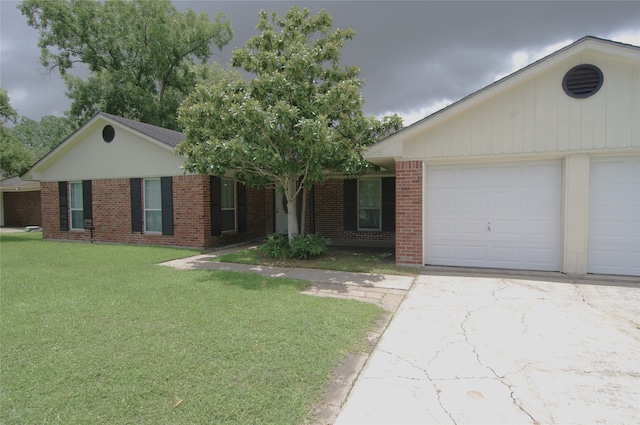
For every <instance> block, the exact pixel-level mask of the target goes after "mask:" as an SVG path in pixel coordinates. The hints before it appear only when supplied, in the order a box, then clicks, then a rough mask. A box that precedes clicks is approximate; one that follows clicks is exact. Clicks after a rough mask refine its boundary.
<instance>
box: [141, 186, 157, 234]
mask: <svg viewBox="0 0 640 425" xmlns="http://www.w3.org/2000/svg"><path fill="white" fill-rule="evenodd" d="M149 181H157V182H158V195H159V198H160V207H159V208H148V207H147V182H149ZM142 182H143V183H142V193H143V194H144V196H143V206H142V208H143V211H144V233H149V234H155V235H160V234H162V183H161V180H160V178H159V177H154V178H150V179H143V181H142ZM156 211H159V212H160V229H159V230H149V229H148V227H147V225H148V224H149V222H150V220H148V219H147V212H156Z"/></svg>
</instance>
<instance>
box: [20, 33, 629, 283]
mask: <svg viewBox="0 0 640 425" xmlns="http://www.w3.org/2000/svg"><path fill="white" fill-rule="evenodd" d="M638 117H640V48H639V47H637V46H631V45H626V44H622V43H617V42H612V41H608V40H602V39H598V38H594V37H585V38H582V39H580V40H578V41H576V42H575V43H573V44H571V45H570V46H567V47H565V48H563V49H561V50H559V51H557V52H555V53H553V54H551V55H549V56H547V57H545V58H543V59H541V60H539V61H537V62H535V63H533V64H531V65H529V66H527V67H525V68H523V69H521V70H519V71H517V72H515V73H513V74H511V75H509V76H507V77H505V78H503V79H501V80H499V81H497V82H495V83H493V84H491V85H489V86H487V87H485V88H483V89H481V90H479V91H477V92H475V93H473V94H471V95H469V96H467V97H465V98H463V99H462V100H460V101H458V102H456V103H454V104H452V105H450V106H448V107H446V108H444V109H443V110H441V111H439V112H436V113H434V114H432V115H430V116H428V117H426V118H424V119H423V120H421V121H418V122H417V123H415V124H413V125H411V126H408V127H406V128H404V129H402V130H400V131H399V132H397V133H395V134H392V135H390V136H389V137H387V138H386V139H384V140H382V141H380V142H378V143H377V144H375V145H373V146H371V147H370V148H369V149H368V150H367V151H366V152H365V153H364V156H365V158H366V159H368V160H369V161H371V162H373V163H375V164H377V165H379V166H380V167H381V168H382V170H383V171H381V172H380V173H377V174H374V175H366V176H363V177H362V178H359V179H344V178H341V177H334V178H330V179H328V180H327V181H326V182H324V183H322V184H319V185H316V186H315V187H314V188H313V191H312V193H311V194H310V196H308V197H307V198H308V199H307V205H306V214H307V216H306V220H305V222H306V225H307V230H308V231H310V232H315V233H318V234H320V235H321V236H324V237H328V238H331V239H332V240H333V242H334V243H336V244H365V243H368V244H375V245H394V244H395V248H396V261H397V262H398V263H399V264H404V265H411V266H418V267H422V266H425V265H437V266H467V267H469V266H470V267H487V268H506V269H524V270H547V271H561V272H565V273H571V274H585V273H604V274H621V275H634V276H638V275H640V119H638ZM182 140H184V135H183V134H182V133H180V132H176V131H172V130H167V129H163V128H159V127H155V126H152V125H148V124H144V123H140V122H136V121H132V120H129V119H125V118H121V117H117V116H114V115H110V114H105V113H99V114H97V115H96V116H94V117H93V118H92V119H91V120H90V121H89V122H87V123H86V124H85V125H84V126H83V127H82V128H80V129H79V130H78V131H77V132H75V133H74V134H73V135H71V136H70V137H69V138H67V139H66V140H65V141H64V142H62V143H61V144H60V145H59V146H58V147H57V148H56V149H54V150H53V151H52V152H50V153H49V154H48V155H46V156H45V157H43V158H42V159H41V160H40V161H38V162H37V163H36V164H35V165H34V166H33V167H32V168H31V169H30V170H29V171H27V172H26V173H25V174H24V175H23V176H22V178H23V179H24V180H34V181H38V182H40V183H41V187H42V227H43V232H44V237H45V238H46V239H62V240H83V241H89V240H92V241H96V242H116V243H136V244H158V245H173V246H184V247H209V246H215V245H220V244H225V243H230V242H233V241H237V240H241V239H247V238H256V237H262V236H264V235H266V234H269V233H273V232H274V231H284V230H286V203H285V202H283V199H282V195H280V194H278V193H275V191H273V190H256V189H252V188H248V187H244V186H243V185H241V184H239V183H238V182H235V181H234V180H233V179H231V178H217V177H212V176H203V175H194V174H189V173H185V172H184V170H183V169H182V168H181V165H182V164H183V160H184V158H181V157H180V156H177V155H176V154H175V153H174V149H175V147H176V146H177V144H178V143H180V141H182Z"/></svg>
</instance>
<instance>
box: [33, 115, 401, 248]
mask: <svg viewBox="0 0 640 425" xmlns="http://www.w3.org/2000/svg"><path fill="white" fill-rule="evenodd" d="M184 137H185V136H184V135H183V134H182V133H180V132H177V131H173V130H168V129H164V128H160V127H156V126H153V125H149V124H145V123H140V122H137V121H133V120H129V119H125V118H122V117H118V116H115V115H111V114H106V113H99V114H97V115H96V116H94V117H93V118H92V119H91V120H89V121H88V122H87V123H86V124H85V125H84V126H82V127H81V128H80V129H79V130H78V131H76V132H75V133H74V134H72V135H71V136H70V137H68V138H67V139H66V140H65V141H64V142H62V143H61V144H60V145H59V146H58V147H57V148H56V149H54V150H53V151H52V152H50V153H49V154H48V155H46V156H45V157H43V158H42V159H41V160H40V161H38V162H37V163H36V164H35V165H34V166H33V167H32V168H31V169H30V170H28V171H27V172H26V173H25V174H24V175H23V176H22V177H23V179H24V180H32V181H37V182H40V185H41V202H42V228H43V233H44V238H45V239H55V240H75V241H93V242H105V243H130V244H152V245H168V246H180V247H196V248H204V247H211V246H216V245H224V244H229V243H234V242H237V241H241V240H247V239H255V238H260V237H264V236H265V235H267V234H269V233H273V232H275V231H286V222H287V220H286V203H285V202H283V200H282V195H281V194H278V193H276V192H275V191H273V190H256V189H252V188H250V187H245V186H244V185H242V184H240V183H238V182H236V181H234V180H233V179H232V178H217V177H213V176H204V175H197V174H190V173H185V172H184V170H183V169H182V168H181V166H182V164H183V161H184V158H182V157H180V156H178V155H176V154H175V152H174V149H175V147H176V146H177V145H178V143H180V142H181V141H182V140H184ZM358 193H361V194H362V196H363V197H364V196H366V197H367V199H368V201H367V202H368V203H367V205H366V206H365V205H361V206H360V208H359V207H358V204H357V201H356V200H357V196H358V195H357V194H358ZM307 198H308V199H307V206H306V220H305V223H306V227H307V231H310V232H316V233H319V234H320V235H322V236H325V237H328V238H331V239H332V240H333V242H334V243H335V244H362V243H372V244H376V245H388V246H392V245H393V243H394V239H395V215H394V214H395V184H394V177H393V175H390V174H386V175H380V176H368V177H367V178H364V179H360V180H356V179H341V178H332V179H329V180H327V181H326V182H324V183H323V184H320V185H317V186H316V187H315V188H314V189H313V191H311V193H310V196H308V197H307ZM359 209H360V211H361V214H363V216H362V218H359V216H358V214H359V212H358V211H359ZM365 210H366V211H365Z"/></svg>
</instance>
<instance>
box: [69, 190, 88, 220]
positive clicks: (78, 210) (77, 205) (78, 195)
mask: <svg viewBox="0 0 640 425" xmlns="http://www.w3.org/2000/svg"><path fill="white" fill-rule="evenodd" d="M69 200H70V202H69V210H70V211H71V229H84V222H83V220H84V209H83V207H82V182H71V183H69Z"/></svg>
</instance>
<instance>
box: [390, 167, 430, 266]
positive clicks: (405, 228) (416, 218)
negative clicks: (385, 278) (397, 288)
mask: <svg viewBox="0 0 640 425" xmlns="http://www.w3.org/2000/svg"><path fill="white" fill-rule="evenodd" d="M422 204H423V199H422V161H402V162H397V163H396V263H397V264H402V265H410V266H422V265H423V263H422V262H423V257H422V222H423V218H422Z"/></svg>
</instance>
